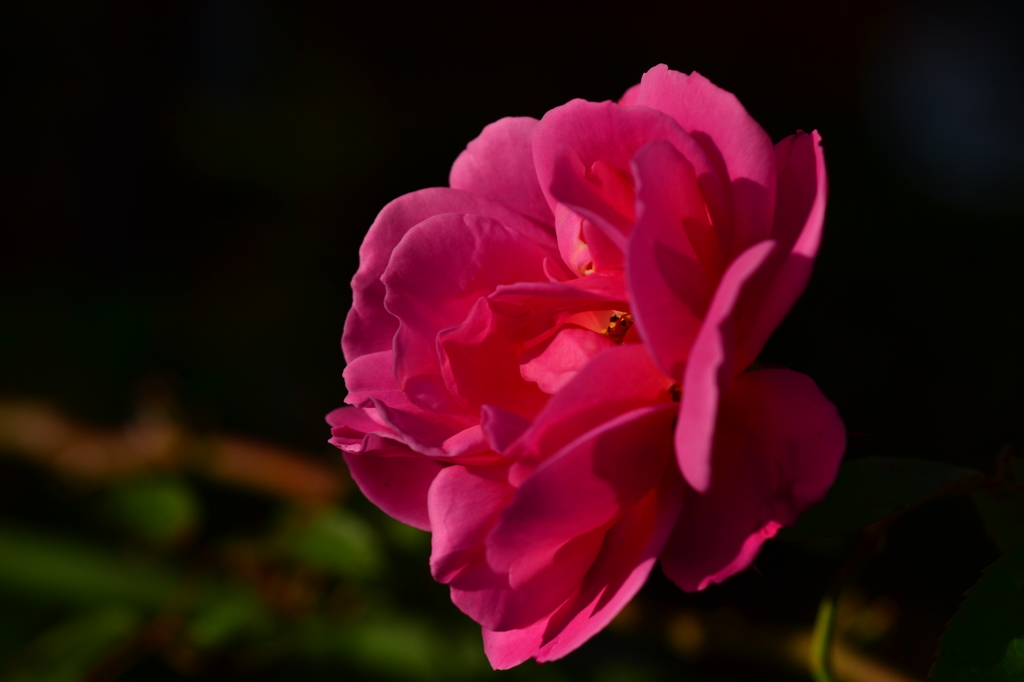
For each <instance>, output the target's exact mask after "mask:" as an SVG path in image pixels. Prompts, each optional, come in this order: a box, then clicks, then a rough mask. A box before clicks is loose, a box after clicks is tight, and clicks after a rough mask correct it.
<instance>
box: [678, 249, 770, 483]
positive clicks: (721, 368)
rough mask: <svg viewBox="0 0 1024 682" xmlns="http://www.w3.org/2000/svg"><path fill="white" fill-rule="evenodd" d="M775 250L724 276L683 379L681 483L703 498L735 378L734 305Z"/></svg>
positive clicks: (749, 257) (753, 254) (758, 252)
mask: <svg viewBox="0 0 1024 682" xmlns="http://www.w3.org/2000/svg"><path fill="white" fill-rule="evenodd" d="M774 248H775V242H773V241H771V240H767V241H764V242H762V243H760V244H758V245H756V246H753V247H751V248H750V249H748V250H747V251H745V252H744V253H742V254H741V255H740V257H739V258H737V259H736V260H735V261H733V263H732V264H731V265H730V266H729V269H728V270H726V271H725V274H724V275H723V276H722V281H721V282H719V284H718V290H717V291H715V297H714V298H713V299H712V301H711V305H710V306H709V308H708V311H707V314H706V315H705V317H704V325H703V326H702V327H701V330H700V333H699V334H698V335H697V340H696V341H695V342H694V344H693V348H692V349H691V351H690V358H689V361H688V363H687V365H686V370H685V372H684V373H683V400H682V406H681V407H680V410H679V423H678V424H677V425H676V458H677V460H678V462H679V470H680V471H681V472H682V473H683V478H685V479H686V481H687V483H689V484H690V485H691V486H693V487H694V488H695V489H696V490H699V491H701V492H703V491H705V490H707V489H708V486H709V485H710V484H711V447H712V444H713V439H714V435H715V419H716V416H717V411H718V401H719V397H720V396H721V394H722V392H723V391H724V390H725V388H726V387H727V386H728V384H729V381H730V380H731V379H732V377H733V374H735V362H736V333H735V328H734V327H735V320H734V312H735V308H736V303H737V301H738V300H739V299H740V295H741V294H742V293H743V290H744V288H745V287H746V286H747V285H748V284H749V282H750V281H751V280H752V279H753V278H754V276H755V275H756V274H757V273H758V272H759V271H760V269H761V268H762V267H763V266H764V265H765V263H767V261H768V257H769V256H770V255H771V253H772V250H773V249H774Z"/></svg>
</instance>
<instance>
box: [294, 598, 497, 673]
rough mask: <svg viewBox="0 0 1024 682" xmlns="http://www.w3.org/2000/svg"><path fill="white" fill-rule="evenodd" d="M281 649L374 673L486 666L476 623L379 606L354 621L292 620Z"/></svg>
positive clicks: (480, 670)
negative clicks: (448, 625) (469, 625)
mask: <svg viewBox="0 0 1024 682" xmlns="http://www.w3.org/2000/svg"><path fill="white" fill-rule="evenodd" d="M284 648H285V650H290V651H292V652H293V653H294V654H296V655H299V656H302V657H304V658H308V659H312V660H335V661H343V662H346V663H349V664H352V665H353V666H354V667H356V668H358V669H360V670H362V671H364V672H365V673H367V674H369V675H372V676H373V678H374V679H378V678H385V679H391V678H394V679H408V680H446V681H447V680H452V679H467V678H471V679H481V678H480V675H481V673H485V672H486V671H488V670H489V668H488V666H487V662H486V659H485V658H484V655H483V649H482V647H481V646H480V635H479V631H478V630H476V628H473V629H468V630H465V631H451V630H450V629H445V630H440V629H438V627H437V625H436V623H434V622H432V621H430V620H423V619H419V618H415V617H410V616H397V615H391V614H386V613H380V612H377V613H375V614H373V615H368V616H367V617H366V618H360V619H357V620H352V621H337V620H333V619H329V618H324V617H312V618H308V619H305V620H303V621H300V622H299V623H296V624H295V625H294V626H293V627H292V628H291V630H290V632H289V633H288V642H287V643H286V644H285V647H284Z"/></svg>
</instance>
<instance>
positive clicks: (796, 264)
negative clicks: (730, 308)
mask: <svg viewBox="0 0 1024 682" xmlns="http://www.w3.org/2000/svg"><path fill="white" fill-rule="evenodd" d="M775 155H776V159H777V160H778V174H779V182H778V194H777V199H776V201H775V224H774V226H773V227H772V238H773V239H775V240H777V241H778V242H779V245H780V253H779V255H780V256H781V257H782V258H781V264H780V265H779V266H778V271H777V272H776V273H774V276H773V279H772V281H771V283H770V285H769V286H768V287H766V290H765V291H764V292H763V294H762V296H760V297H759V298H758V300H757V301H756V302H754V303H753V306H754V310H753V312H752V313H751V314H750V317H751V321H750V323H749V328H748V330H747V331H746V333H745V334H743V335H742V336H741V337H740V339H739V349H738V351H737V365H738V366H739V367H746V366H747V365H749V364H750V363H751V362H753V361H754V360H755V359H756V358H757V355H758V353H760V352H761V349H762V348H763V347H764V344H765V342H766V341H767V340H768V337H769V336H770V335H771V333H772V332H773V331H775V328H776V327H778V326H779V323H780V322H781V321H782V318H784V317H785V316H786V313H788V312H789V309H790V308H791V307H793V303H794V302H796V299H797V298H799V296H800V294H801V293H803V290H804V287H806V286H807V280H808V279H810V277H811V270H812V268H813V266H814V258H815V256H816V255H817V254H818V246H819V244H820V243H821V233H822V226H823V225H824V222H825V199H826V195H827V194H828V179H827V177H826V175H825V158H824V155H823V153H822V150H821V136H820V135H818V133H817V131H815V132H812V133H811V134H810V135H807V134H804V133H797V134H796V135H791V136H790V137H787V138H786V139H785V140H782V142H779V144H777V145H776V146H775Z"/></svg>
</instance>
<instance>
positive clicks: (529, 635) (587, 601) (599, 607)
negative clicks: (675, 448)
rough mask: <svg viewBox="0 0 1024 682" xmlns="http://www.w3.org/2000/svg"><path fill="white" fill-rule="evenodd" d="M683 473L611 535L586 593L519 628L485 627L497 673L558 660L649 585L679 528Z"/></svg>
mask: <svg viewBox="0 0 1024 682" xmlns="http://www.w3.org/2000/svg"><path fill="white" fill-rule="evenodd" d="M682 488H683V486H682V482H681V481H680V480H679V477H678V474H675V475H671V474H670V475H667V476H666V477H665V478H664V479H663V480H662V482H661V484H659V486H658V488H657V489H656V490H655V491H652V492H651V493H650V494H648V495H647V497H645V498H644V499H643V500H641V501H640V502H639V503H637V504H636V505H634V506H633V507H631V508H630V509H629V511H628V512H626V513H625V514H624V515H623V516H622V518H620V519H619V520H618V521H617V522H616V523H615V525H613V526H612V527H611V528H610V529H609V530H608V532H607V533H606V534H605V540H604V544H603V545H602V546H601V551H600V554H598V556H597V558H596V559H595V561H594V564H593V565H592V566H591V568H590V570H589V571H588V572H587V575H586V577H585V578H584V579H583V582H582V584H581V585H580V589H579V590H578V591H577V592H576V593H575V594H574V595H573V597H572V598H571V599H569V600H568V601H566V602H565V603H564V604H563V605H562V606H561V607H560V608H559V609H558V611H557V612H555V613H553V614H552V615H551V616H550V617H548V618H545V619H543V620H541V621H539V622H538V623H536V624H534V625H532V626H530V627H528V628H523V629H519V630H511V631H507V632H494V631H492V630H488V629H487V628H484V630H483V636H484V652H485V653H486V654H487V658H488V660H489V661H490V663H491V666H492V667H494V668H495V669H497V670H504V669H507V668H511V667H513V666H516V665H519V664H520V663H522V662H523V661H525V660H526V659H528V658H531V657H533V658H536V659H537V661H539V662H545V661H553V660H557V659H559V658H562V657H563V656H565V655H567V654H569V653H571V652H572V651H574V650H576V649H577V648H579V647H580V646H582V645H583V643H584V642H586V641H587V640H588V639H590V638H591V637H593V636H594V635H595V634H597V633H598V632H600V631H601V630H602V629H604V628H605V626H607V625H608V623H610V622H611V621H612V619H613V618H614V617H615V616H616V615H618V613H619V611H621V610H622V608H623V607H624V606H625V605H626V604H628V603H629V601H630V600H631V599H632V598H633V597H634V596H635V595H636V593H637V592H638V591H639V590H640V588H641V587H642V586H643V584H644V582H645V581H646V580H647V576H648V575H649V574H650V571H651V568H652V567H653V566H654V562H655V561H656V560H657V557H658V555H659V554H660V553H661V550H662V547H664V545H665V541H666V540H667V538H668V535H669V532H670V531H671V530H672V527H673V526H674V525H675V522H676V518H677V517H678V515H679V508H680V506H681V504H682V501H683V496H682Z"/></svg>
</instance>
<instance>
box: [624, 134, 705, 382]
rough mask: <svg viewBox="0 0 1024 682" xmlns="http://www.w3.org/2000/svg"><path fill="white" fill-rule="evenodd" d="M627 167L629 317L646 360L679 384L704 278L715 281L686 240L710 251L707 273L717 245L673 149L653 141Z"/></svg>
mask: <svg viewBox="0 0 1024 682" xmlns="http://www.w3.org/2000/svg"><path fill="white" fill-rule="evenodd" d="M633 168H634V171H633V172H634V175H635V177H636V179H637V206H638V216H637V222H636V227H635V228H634V229H633V233H632V235H631V236H630V238H629V249H628V253H627V260H628V263H629V269H628V277H629V288H630V300H631V307H630V311H631V312H632V313H633V317H634V319H635V320H636V323H637V325H638V328H639V330H640V335H641V337H642V338H643V339H644V342H645V343H646V344H647V346H648V348H650V350H651V354H652V355H653V356H654V357H655V358H656V359H657V360H658V364H660V365H661V367H662V369H663V370H664V371H665V373H666V374H667V375H668V376H670V377H671V378H673V379H675V380H676V381H679V380H680V379H681V378H682V375H683V366H684V364H685V363H686V358H687V356H688V355H689V354H690V347H691V346H692V345H693V342H694V339H695V338H696V337H697V332H698V331H700V327H701V321H702V320H703V318H704V313H705V311H706V310H707V306H708V303H710V301H711V292H712V290H713V284H712V280H711V279H710V277H709V274H710V276H715V275H717V272H715V271H714V270H711V272H710V273H709V272H708V270H706V269H705V267H704V266H702V264H701V262H700V259H699V257H698V254H697V251H696V250H695V248H694V244H692V243H691V240H690V236H689V235H691V234H692V235H694V237H695V241H696V242H697V243H698V244H699V245H700V246H701V247H702V249H704V248H706V247H708V246H710V248H711V249H712V255H711V256H710V257H711V258H712V259H714V260H712V262H711V263H709V266H710V267H711V268H717V265H716V264H715V261H717V258H716V257H715V256H714V255H713V254H714V253H715V252H717V245H715V244H713V241H714V232H713V231H712V228H711V226H710V224H708V221H707V210H706V209H705V205H704V199H703V197H702V196H701V193H700V188H699V187H698V185H697V176H696V174H695V173H694V171H693V166H692V165H691V164H690V163H689V162H688V161H687V160H686V159H684V158H683V157H682V155H681V154H679V152H677V151H676V150H675V148H674V147H672V145H670V144H669V143H667V142H661V141H658V142H651V143H650V144H648V145H647V146H645V147H644V148H643V149H641V150H640V151H639V152H637V155H636V156H635V157H634V158H633ZM680 227H682V229H680ZM709 237H710V239H708V238H709ZM708 242H712V243H710V244H709V243H708Z"/></svg>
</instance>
